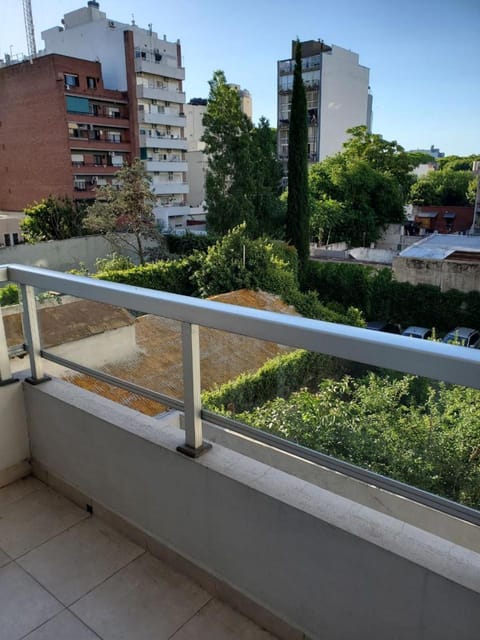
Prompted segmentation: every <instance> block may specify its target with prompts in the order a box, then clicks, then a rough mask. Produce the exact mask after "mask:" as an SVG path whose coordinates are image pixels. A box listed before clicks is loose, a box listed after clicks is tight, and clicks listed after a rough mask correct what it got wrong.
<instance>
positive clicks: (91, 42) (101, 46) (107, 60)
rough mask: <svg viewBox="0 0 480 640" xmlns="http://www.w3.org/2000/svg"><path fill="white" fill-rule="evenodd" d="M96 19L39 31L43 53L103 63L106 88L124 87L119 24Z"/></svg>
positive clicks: (123, 53) (124, 72)
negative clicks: (43, 48) (64, 27)
mask: <svg viewBox="0 0 480 640" xmlns="http://www.w3.org/2000/svg"><path fill="white" fill-rule="evenodd" d="M114 24H116V25H117V26H115V27H114V28H112V27H110V26H109V22H108V21H107V20H106V19H104V20H97V21H95V22H88V23H84V24H79V25H76V26H72V27H71V28H70V29H65V30H60V29H59V28H58V27H54V28H53V29H48V30H47V31H43V32H42V38H43V40H44V42H45V52H46V53H59V54H62V55H65V56H72V57H74V58H82V59H84V60H93V61H97V60H98V61H100V62H101V63H102V75H103V83H104V86H105V88H106V89H116V90H118V91H126V90H127V74H126V69H125V48H124V44H123V28H122V25H120V23H114Z"/></svg>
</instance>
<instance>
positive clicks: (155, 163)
mask: <svg viewBox="0 0 480 640" xmlns="http://www.w3.org/2000/svg"><path fill="white" fill-rule="evenodd" d="M145 168H146V170H147V171H152V172H153V171H163V172H167V173H168V172H170V171H175V172H186V171H188V165H187V163H186V162H183V161H182V160H160V159H157V160H155V159H152V160H150V159H147V160H146V161H145Z"/></svg>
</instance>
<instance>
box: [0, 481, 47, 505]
mask: <svg viewBox="0 0 480 640" xmlns="http://www.w3.org/2000/svg"><path fill="white" fill-rule="evenodd" d="M30 477H33V476H27V478H30ZM17 482H22V480H21V479H20V481H19V480H17ZM38 482H40V480H39V481H38ZM11 484H15V483H11ZM11 484H10V485H8V484H6V485H5V486H4V487H2V488H1V489H0V494H1V492H2V490H3V489H6V488H7V487H9V486H11ZM42 484H43V483H42ZM42 489H48V485H45V486H42V487H36V488H35V489H32V490H31V491H29V492H28V493H25V494H24V495H23V496H20V497H19V498H16V499H15V500H12V501H11V502H7V504H4V505H3V506H2V507H0V511H1V510H2V509H4V508H7V507H10V506H11V505H12V504H17V502H20V500H23V499H24V498H28V496H31V495H32V493H37V491H42Z"/></svg>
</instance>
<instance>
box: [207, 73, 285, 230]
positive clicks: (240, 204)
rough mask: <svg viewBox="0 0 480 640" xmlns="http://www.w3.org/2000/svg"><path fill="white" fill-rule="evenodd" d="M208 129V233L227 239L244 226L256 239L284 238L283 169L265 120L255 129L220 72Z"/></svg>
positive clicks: (215, 76)
mask: <svg viewBox="0 0 480 640" xmlns="http://www.w3.org/2000/svg"><path fill="white" fill-rule="evenodd" d="M203 124H204V126H205V132H204V135H203V141H204V142H205V152H206V154H207V156H208V168H207V175H206V181H205V186H206V201H207V225H208V229H209V231H210V232H212V233H217V234H221V235H222V234H225V233H226V232H227V231H228V230H229V229H232V228H233V227H235V226H237V225H239V224H241V223H242V222H245V223H246V225H247V230H248V233H249V234H250V235H251V236H253V237H256V236H259V235H261V234H262V233H271V234H276V235H281V232H282V226H283V220H282V207H281V204H280V202H279V187H280V179H281V168H280V164H279V163H278V161H277V159H276V156H275V138H274V136H273V134H272V131H271V129H270V125H269V122H268V120H267V119H266V118H261V119H260V122H259V125H258V127H254V126H253V124H252V122H251V120H250V119H249V118H248V117H247V116H246V115H245V114H244V113H243V112H242V110H241V106H240V98H239V95H238V92H237V91H236V89H234V88H233V87H231V86H229V85H228V84H227V81H226V78H225V74H224V72H223V71H215V72H214V74H213V79H212V80H211V81H210V94H209V100H208V106H207V110H206V113H205V115H204V118H203Z"/></svg>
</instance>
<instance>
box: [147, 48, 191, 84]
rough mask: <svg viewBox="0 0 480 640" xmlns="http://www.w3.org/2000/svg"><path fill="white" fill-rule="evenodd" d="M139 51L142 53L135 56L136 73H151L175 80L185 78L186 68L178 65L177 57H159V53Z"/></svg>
mask: <svg viewBox="0 0 480 640" xmlns="http://www.w3.org/2000/svg"><path fill="white" fill-rule="evenodd" d="M138 53H139V54H140V55H139V56H138V57H136V58H135V71H136V73H149V74H153V75H157V76H163V77H165V78H174V79H175V80H185V68H184V67H178V66H177V64H176V58H175V59H173V58H168V59H167V58H161V59H157V58H158V55H156V54H153V53H150V52H148V51H140V52H138ZM142 56H144V57H142Z"/></svg>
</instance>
